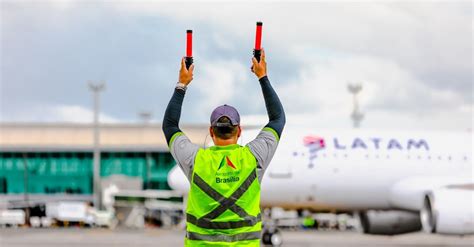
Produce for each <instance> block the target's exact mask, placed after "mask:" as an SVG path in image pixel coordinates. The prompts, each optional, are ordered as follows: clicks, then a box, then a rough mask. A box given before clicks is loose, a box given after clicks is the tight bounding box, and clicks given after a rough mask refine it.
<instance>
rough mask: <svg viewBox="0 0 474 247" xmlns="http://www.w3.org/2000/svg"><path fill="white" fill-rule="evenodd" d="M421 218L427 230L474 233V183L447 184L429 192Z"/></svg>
mask: <svg viewBox="0 0 474 247" xmlns="http://www.w3.org/2000/svg"><path fill="white" fill-rule="evenodd" d="M420 218H421V222H422V225H423V230H424V231H426V232H430V233H442V234H456V235H464V234H474V184H468V185H460V186H447V187H445V188H442V189H438V190H434V191H432V192H431V193H428V194H427V195H426V196H425V199H424V205H423V208H422V210H421V211H420Z"/></svg>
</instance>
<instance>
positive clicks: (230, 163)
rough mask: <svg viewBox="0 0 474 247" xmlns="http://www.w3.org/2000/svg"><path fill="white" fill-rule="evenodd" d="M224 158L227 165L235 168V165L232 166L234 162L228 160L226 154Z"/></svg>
mask: <svg viewBox="0 0 474 247" xmlns="http://www.w3.org/2000/svg"><path fill="white" fill-rule="evenodd" d="M225 159H226V161H227V165H228V166H230V167H232V168H234V169H236V168H235V166H234V164H232V161H230V159H229V157H227V156H226V157H225Z"/></svg>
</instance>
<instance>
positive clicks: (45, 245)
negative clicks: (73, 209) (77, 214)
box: [0, 228, 474, 247]
mask: <svg viewBox="0 0 474 247" xmlns="http://www.w3.org/2000/svg"><path fill="white" fill-rule="evenodd" d="M282 236H283V241H284V242H283V246H296V247H299V246H301V247H303V246H304V247H310V246H315V247H316V246H318V247H319V246H341V247H342V246H383V247H389V246H390V247H391V246H474V235H469V236H447V235H433V234H426V233H421V232H417V233H409V234H402V235H396V236H378V235H364V234H361V233H358V232H350V231H347V232H340V231H314V230H308V231H283V233H282ZM183 237H184V231H182V230H165V229H157V228H145V229H136V230H134V229H115V230H109V229H87V228H86V229H84V228H53V229H40V228H38V229H34V228H3V229H0V246H1V247H10V246H12V247H56V246H67V247H75V246H87V247H99V246H105V247H111V246H117V247H132V246H139V247H142V246H143V247H148V246H150V247H151V246H173V247H174V246H183Z"/></svg>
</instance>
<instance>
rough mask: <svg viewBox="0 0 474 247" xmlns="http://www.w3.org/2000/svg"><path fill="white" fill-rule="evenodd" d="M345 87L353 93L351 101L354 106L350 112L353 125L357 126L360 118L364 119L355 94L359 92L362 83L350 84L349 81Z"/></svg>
mask: <svg viewBox="0 0 474 247" xmlns="http://www.w3.org/2000/svg"><path fill="white" fill-rule="evenodd" d="M347 89H348V90H349V92H350V93H351V94H352V95H353V98H352V103H353V105H354V108H353V110H352V114H351V119H352V122H353V127H354V128H359V127H360V122H361V121H362V119H364V114H363V113H362V112H360V109H359V101H358V100H357V94H358V93H360V91H362V84H360V83H357V84H356V83H354V84H350V83H349V84H348V85H347Z"/></svg>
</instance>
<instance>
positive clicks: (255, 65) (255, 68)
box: [251, 49, 267, 79]
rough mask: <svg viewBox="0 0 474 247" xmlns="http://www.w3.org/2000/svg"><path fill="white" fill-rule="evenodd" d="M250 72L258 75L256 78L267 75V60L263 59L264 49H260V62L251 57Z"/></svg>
mask: <svg viewBox="0 0 474 247" xmlns="http://www.w3.org/2000/svg"><path fill="white" fill-rule="evenodd" d="M251 70H252V72H253V73H254V74H255V75H256V76H257V77H258V79H260V78H262V77H264V76H266V75H267V61H266V60H265V50H263V49H262V54H261V55H260V62H258V61H257V59H256V58H255V57H252V67H251Z"/></svg>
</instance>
